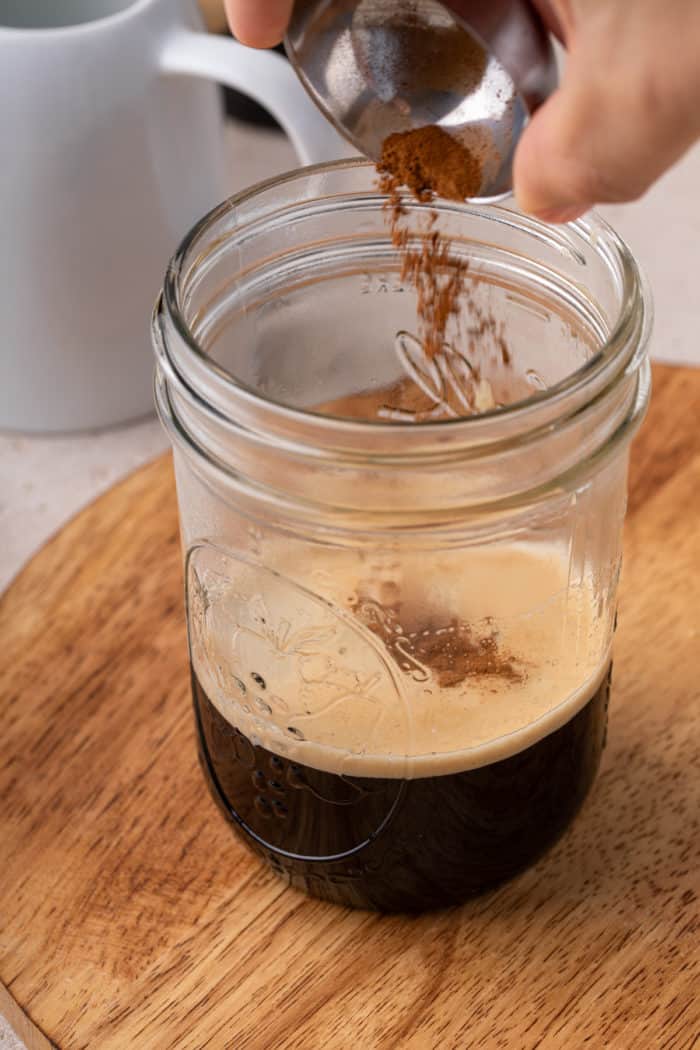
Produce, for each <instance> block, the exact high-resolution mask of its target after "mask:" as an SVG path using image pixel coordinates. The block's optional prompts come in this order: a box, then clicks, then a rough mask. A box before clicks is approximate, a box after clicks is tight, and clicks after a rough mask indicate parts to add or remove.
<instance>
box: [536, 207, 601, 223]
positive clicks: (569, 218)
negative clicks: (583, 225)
mask: <svg viewBox="0 0 700 1050" xmlns="http://www.w3.org/2000/svg"><path fill="white" fill-rule="evenodd" d="M591 207H592V205H590V204H569V205H563V206H559V207H557V208H543V209H538V210H537V211H536V212H535V215H536V217H537V218H538V219H542V221H543V222H551V223H559V224H561V223H564V222H573V221H574V219H580V218H581V216H582V215H585V214H586V212H587V211H589V210H590V208H591Z"/></svg>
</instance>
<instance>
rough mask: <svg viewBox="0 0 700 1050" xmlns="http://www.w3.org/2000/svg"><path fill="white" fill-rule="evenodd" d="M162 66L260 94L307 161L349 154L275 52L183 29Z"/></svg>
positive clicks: (168, 70)
mask: <svg viewBox="0 0 700 1050" xmlns="http://www.w3.org/2000/svg"><path fill="white" fill-rule="evenodd" d="M160 67H161V69H162V70H163V72H165V73H170V74H186V75H190V76H196V77H205V78H207V79H209V80H212V79H213V80H217V81H218V82H219V83H221V84H225V85H226V86H227V87H231V88H235V89H236V90H237V91H241V92H243V94H245V95H248V96H250V97H251V98H253V99H255V101H256V102H258V103H260V105H262V106H264V107H265V109H267V110H269V112H270V113H271V114H272V116H273V117H274V118H275V120H276V121H277V122H278V124H280V125H281V126H282V128H283V129H284V131H285V132H286V134H287V135H288V136H289V139H290V141H291V143H292V145H293V147H294V149H295V151H296V153H297V156H298V157H299V161H300V163H301V164H315V163H317V162H319V161H324V160H334V159H335V158H337V157H341V156H343V155H347V146H345V144H344V142H343V140H342V139H341V138H340V136H339V135H338V133H337V131H336V130H335V129H334V128H333V127H332V125H331V124H330V123H329V122H328V121H327V120H326V118H325V117H324V116H323V115H322V114H321V112H320V111H319V110H318V109H317V108H316V106H315V105H314V103H313V102H312V101H311V99H310V98H309V96H308V95H307V94H306V91H305V90H304V88H303V87H302V85H301V83H300V81H299V80H298V79H297V77H296V75H295V73H294V71H293V69H292V68H291V66H290V65H289V63H288V62H286V61H285V59H284V58H282V56H281V55H280V54H277V52H275V51H255V50H253V49H252V48H249V47H243V45H242V44H238V43H236V41H234V40H227V39H225V38H224V37H217V36H213V35H211V34H208V33H197V32H194V31H190V30H181V31H179V32H178V33H176V34H175V35H173V36H172V37H170V39H169V40H168V42H167V43H166V45H165V48H164V49H163V51H162V53H161V57H160Z"/></svg>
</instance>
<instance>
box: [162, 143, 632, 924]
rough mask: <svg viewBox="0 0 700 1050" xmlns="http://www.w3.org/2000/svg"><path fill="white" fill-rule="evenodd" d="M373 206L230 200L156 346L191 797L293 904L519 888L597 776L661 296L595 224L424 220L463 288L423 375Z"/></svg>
mask: <svg viewBox="0 0 700 1050" xmlns="http://www.w3.org/2000/svg"><path fill="white" fill-rule="evenodd" d="M383 204H384V199H383V198H382V197H381V195H380V194H379V193H378V191H377V189H376V188H375V176H374V171H373V169H372V168H371V167H370V166H369V165H367V164H365V163H363V162H352V161H351V162H343V163H339V164H333V165H328V166H321V167H316V168H307V169H305V170H303V171H299V172H296V173H292V174H290V175H287V176H285V177H282V178H277V179H274V180H272V181H269V182H266V183H264V184H262V185H260V186H258V187H256V188H254V189H252V190H250V191H249V192H247V193H243V194H241V195H239V196H237V197H235V198H233V199H232V200H230V201H228V202H227V203H225V204H223V205H222V206H221V207H219V208H218V209H217V210H215V211H213V212H212V213H211V214H210V215H208V216H207V217H206V218H205V219H203V220H202V222H200V223H199V225H198V226H196V227H195V228H194V229H193V230H192V232H191V233H190V234H189V236H188V237H187V238H186V240H185V241H184V243H183V244H182V246H181V248H180V249H179V251H178V252H177V254H176V255H175V257H174V259H173V260H172V262H171V264H170V268H169V270H168V272H167V276H166V279H165V284H164V289H163V292H162V294H161V296H160V298H159V300H158V303H157V305H156V311H155V315H154V328H153V331H154V342H155V348H156V355H157V375H156V399H157V404H158V410H159V413H160V416H161V419H162V420H163V422H164V424H165V426H166V428H167V429H168V432H169V434H170V436H171V438H172V442H173V445H174V450H175V470H176V478H177V488H178V498H179V507H180V520H181V528H182V541H183V547H184V556H185V584H186V607H187V622H188V632H189V648H190V660H191V668H192V688H193V697H194V708H195V717H196V725H197V733H198V737H199V746H200V757H201V763H202V767H203V769H204V772H205V775H206V778H207V780H208V782H209V786H210V788H211V791H212V793H213V795H214V798H215V799H216V801H217V802H218V803H219V805H220V806H221V808H222V809H223V812H224V813H225V815H226V816H227V817H228V819H229V820H230V821H231V823H232V825H233V827H234V829H235V831H236V832H237V833H238V834H239V835H240V836H241V837H242V838H243V840H244V841H245V842H246V843H247V844H248V846H249V847H250V848H251V849H253V850H254V851H256V852H257V853H258V854H259V855H260V856H262V857H263V858H264V859H265V860H266V861H267V863H268V864H269V865H270V866H271V867H272V868H273V869H274V871H276V872H277V873H278V874H280V875H283V876H284V877H285V878H286V879H287V880H288V881H289V882H290V883H291V884H292V885H294V886H297V887H299V888H302V889H304V890H306V891H307V892H308V893H311V894H313V895H315V896H318V897H324V898H327V899H330V900H333V901H337V902H341V903H344V904H349V905H355V906H358V907H372V908H379V909H382V910H389V911H391V910H412V909H421V908H426V907H433V906H440V905H445V904H450V903H453V902H456V901H460V900H462V899H464V898H465V897H467V896H469V895H471V894H475V893H479V892H481V891H483V890H486V889H488V888H489V887H492V886H494V885H496V884H498V883H499V882H501V881H502V880H504V879H507V878H509V877H510V876H512V875H514V874H515V873H517V872H518V871H520V870H522V869H523V868H524V867H526V866H527V865H529V864H531V863H532V862H533V861H534V860H535V859H536V858H538V857H539V856H540V855H541V854H542V853H543V851H544V850H545V849H547V848H548V847H549V846H550V845H551V844H552V843H553V842H554V841H555V840H556V839H557V838H558V837H559V835H560V834H561V833H562V832H563V830H564V829H565V828H566V827H567V825H568V824H569V822H570V821H571V820H572V818H573V817H574V815H575V814H576V812H577V810H578V809H579V807H580V805H581V803H582V802H583V799H584V798H585V796H586V794H587V792H588V790H589V788H590V786H591V783H592V781H593V779H594V777H595V774H596V770H597V767H598V763H599V760H600V756H601V752H602V749H603V745H604V741H605V733H606V718H607V706H608V696H609V688H610V671H611V645H612V639H613V632H614V626H615V610H616V594H617V583H618V575H619V570H620V557H621V532H622V525H623V519H624V514H625V504H626V480H627V465H628V453H629V446H630V440H631V438H632V436H633V434H634V433H635V431H636V430H637V428H638V426H639V424H640V422H641V420H642V418H643V415H644V411H645V408H646V405H647V401H648V397H649V388H650V371H649V365H648V359H647V342H648V335H649V328H650V305H649V300H648V297H647V295H646V293H645V290H644V285H643V282H642V280H641V278H640V274H639V271H638V268H637V266H636V264H635V262H634V259H633V258H632V257H631V255H630V253H629V251H628V250H627V248H626V247H625V245H624V244H623V243H622V242H621V241H620V240H619V238H618V237H617V236H616V235H615V233H614V232H613V231H612V230H611V229H610V228H609V227H608V226H606V225H605V224H604V223H602V222H601V221H600V220H598V219H597V218H595V217H589V218H587V219H585V220H581V221H579V222H576V223H574V224H572V225H570V226H568V227H565V228H554V227H549V226H546V225H544V224H542V223H540V222H537V221H535V220H533V219H532V218H529V217H527V216H525V215H523V214H521V213H520V212H518V211H517V210H515V209H514V208H513V207H509V206H505V205H501V206H491V207H479V206H472V205H467V204H464V205H457V204H453V203H447V202H439V203H435V204H434V205H430V206H428V205H419V204H416V203H412V204H410V205H409V206H408V213H407V215H406V216H405V218H404V221H405V222H406V223H407V224H408V226H409V228H412V226H413V225H415V226H420V224H421V223H422V222H425V221H427V218H426V217H427V215H428V212H429V210H430V208H434V209H435V211H436V212H437V219H436V221H437V224H438V227H439V228H440V229H441V230H442V231H443V232H446V233H449V235H450V237H451V238H452V241H453V247H452V251H453V254H454V255H455V256H456V257H460V258H462V259H465V260H467V261H468V264H469V273H470V288H469V294H468V296H467V300H466V302H465V306H464V310H463V316H461V317H460V318H455V319H453V321H452V330H448V333H447V342H446V345H445V349H444V352H443V354H442V355H440V356H439V358H437V359H433V360H428V359H427V358H426V357H425V355H424V354H423V353H422V350H421V343H420V341H419V339H418V338H417V333H416V297H415V294H414V291H413V290H412V289H411V288H409V287H406V286H404V285H403V284H402V282H401V280H400V263H399V260H398V257H397V253H396V251H395V249H394V248H393V247H392V244H391V240H390V237H389V234H388V230H387V225H386V215H385V212H384V211H383ZM465 391H467V393H465ZM455 396H456V397H457V399H458V400H459V398H460V397H461V398H462V403H465V404H466V403H467V402H468V403H469V405H471V407H474V405H476V406H477V407H480V408H481V409H482V411H481V412H480V413H479V414H473V415H471V416H469V417H468V418H460V417H459V415H458V414H455V411H454V408H453V407H450V406H451V405H452V406H454V403H455Z"/></svg>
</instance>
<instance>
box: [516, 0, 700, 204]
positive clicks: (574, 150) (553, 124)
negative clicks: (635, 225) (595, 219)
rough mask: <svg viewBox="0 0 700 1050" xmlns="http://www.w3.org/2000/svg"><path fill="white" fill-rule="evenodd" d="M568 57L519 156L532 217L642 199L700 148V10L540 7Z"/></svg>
mask: <svg viewBox="0 0 700 1050" xmlns="http://www.w3.org/2000/svg"><path fill="white" fill-rule="evenodd" d="M534 3H535V4H536V6H537V7H538V8H539V9H540V12H541V13H542V15H543V17H544V18H545V21H546V22H547V23H548V25H549V27H550V28H551V29H552V30H553V32H555V33H556V34H557V35H558V36H559V38H560V39H561V40H562V42H563V44H564V45H565V47H566V49H567V51H568V53H569V57H568V61H567V64H566V69H565V71H564V76H563V80H562V83H561V86H560V88H559V90H558V91H556V92H555V93H554V95H552V97H551V98H550V99H549V100H548V101H547V102H546V103H545V105H544V106H542V107H541V109H539V110H538V111H537V113H536V114H535V116H534V118H533V120H532V122H531V123H530V125H529V127H528V128H527V129H526V131H525V133H524V135H523V137H522V139H521V141H520V144H519V147H518V150H517V153H516V156H515V169H514V178H515V193H516V196H517V198H518V202H519V203H520V205H521V206H522V207H523V208H524V209H525V210H526V211H528V212H531V213H533V214H536V215H539V216H540V217H541V218H543V219H546V220H549V221H550V222H566V221H568V220H571V219H574V218H576V217H577V216H579V215H582V214H583V212H585V211H587V210H588V208H590V207H591V206H592V205H594V204H599V203H607V202H613V201H630V200H635V199H636V198H637V197H640V196H641V195H642V194H643V193H644V192H645V191H646V190H647V189H648V188H649V187H650V186H651V185H652V183H653V182H655V181H656V179H657V178H658V177H659V176H660V175H662V174H663V173H664V172H665V171H666V170H667V169H668V168H670V167H671V165H672V164H674V163H675V162H676V161H677V160H678V159H679V158H680V157H681V156H682V155H683V153H685V152H686V150H687V149H688V148H689V147H690V146H691V145H692V144H693V142H695V141H696V139H698V138H700V57H699V56H700V50H699V49H700V44H699V41H700V3H698V0H663V2H661V0H633V2H631V0H534Z"/></svg>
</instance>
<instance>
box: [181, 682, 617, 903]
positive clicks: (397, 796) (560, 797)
mask: <svg viewBox="0 0 700 1050" xmlns="http://www.w3.org/2000/svg"><path fill="white" fill-rule="evenodd" d="M192 685H193V695H194V704H195V714H196V724H197V730H198V736H199V751H200V759H201V764H202V768H203V770H204V773H205V775H206V778H207V781H208V784H209V787H210V789H211V792H212V794H213V796H214V798H215V800H216V801H217V803H218V804H219V806H220V807H221V809H222V810H223V812H224V814H225V815H226V817H227V818H228V819H229V820H230V821H232V823H233V825H234V827H235V829H236V831H237V832H238V834H239V835H240V836H241V837H242V838H243V840H244V841H245V842H246V844H247V845H248V846H249V847H250V848H251V849H252V850H254V851H255V852H256V853H258V854H259V855H261V856H262V857H263V858H264V859H265V860H266V861H267V862H268V864H270V865H271V867H272V868H273V869H274V870H275V871H276V872H278V873H279V874H280V875H283V876H284V877H286V878H287V879H288V880H289V882H290V884H291V885H293V886H295V887H297V888H299V889H302V890H305V891H306V892H307V893H309V894H312V895H313V896H317V897H322V898H324V899H326V900H330V901H333V902H335V903H337V904H345V905H350V906H353V907H358V908H375V909H380V910H382V911H415V910H421V909H424V908H435V907H441V906H446V905H450V904H455V903H458V902H460V901H463V900H465V899H466V898H467V897H469V896H472V895H475V894H479V893H482V892H483V891H485V890H488V889H490V888H492V887H494V886H497V885H498V884H499V883H501V882H503V881H504V880H506V879H508V878H510V877H511V876H513V875H516V874H517V873H518V872H520V871H522V870H523V869H524V868H526V867H528V866H529V865H530V864H532V863H533V862H534V861H535V860H537V858H538V857H540V856H541V854H542V853H544V852H545V850H547V849H548V848H549V847H550V846H551V845H552V844H553V843H554V842H556V840H557V839H558V838H559V836H560V835H561V834H562V832H563V831H564V830H565V828H566V827H567V825H568V824H569V823H570V821H571V820H572V819H573V817H574V816H575V814H576V812H577V811H578V809H579V807H580V806H581V803H582V802H583V800H584V798H585V797H586V794H587V793H588V790H589V788H590V787H591V784H592V783H593V780H594V778H595V774H596V771H597V769H598V764H599V761H600V756H601V753H602V750H603V744H604V740H605V730H606V723H607V708H608V699H609V692H610V674H609V673H607V674H605V676H604V677H603V678H602V680H601V681H600V682H599V683H598V684H597V686H596V687H595V689H594V690H593V691H592V693H591V696H590V698H589V699H588V700H587V702H586V703H585V704H584V706H583V707H582V708H581V709H580V710H579V711H578V712H577V713H576V714H575V715H574V717H573V718H571V720H570V721H568V722H567V723H566V724H565V725H563V726H561V727H560V728H559V729H557V730H555V731H554V732H553V733H550V734H549V735H547V736H545V737H543V738H542V739H541V740H538V741H537V742H536V743H535V744H532V745H531V746H530V747H528V748H526V749H525V750H524V751H521V752H519V753H517V754H515V755H512V756H510V757H509V758H506V759H503V760H501V761H498V762H494V763H491V764H489V765H486V766H482V767H480V768H477V769H469V770H466V771H464V772H456V773H445V774H442V775H438V776H430V777H418V778H415V779H411V780H406V779H394V778H385V777H355V776H339V775H338V774H335V773H329V772H326V771H324V770H319V769H314V768H312V767H310V766H306V765H302V764H300V763H298V762H293V761H290V760H289V759H287V758H284V757H282V756H280V755H277V754H274V753H273V752H271V751H268V750H267V749H266V748H264V747H261V746H255V745H253V744H252V743H251V742H250V741H249V740H248V738H247V737H245V736H244V735H243V733H241V731H240V730H239V729H237V728H236V727H235V726H232V725H231V724H230V723H228V722H227V721H226V720H225V719H224V718H223V717H222V716H221V714H220V713H219V711H218V709H217V708H216V707H215V706H214V704H212V703H211V701H210V700H209V699H208V697H207V695H206V693H205V692H204V690H203V689H202V687H201V685H200V683H199V681H198V680H197V678H196V676H194V675H193V678H192Z"/></svg>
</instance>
